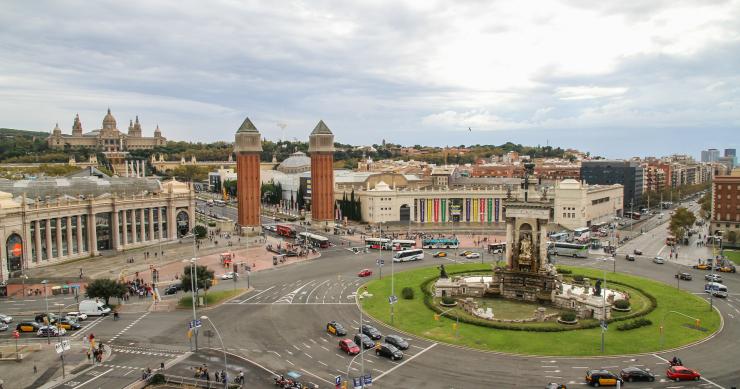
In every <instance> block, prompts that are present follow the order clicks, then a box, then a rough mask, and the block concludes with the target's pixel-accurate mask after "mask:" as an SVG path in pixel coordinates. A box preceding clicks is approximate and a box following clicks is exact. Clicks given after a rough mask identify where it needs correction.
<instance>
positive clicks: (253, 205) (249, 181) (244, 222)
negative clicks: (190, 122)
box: [234, 118, 262, 231]
mask: <svg viewBox="0 0 740 389" xmlns="http://www.w3.org/2000/svg"><path fill="white" fill-rule="evenodd" d="M234 152H236V193H237V201H238V207H239V210H238V216H237V223H238V224H239V226H240V227H241V228H242V231H244V230H243V229H244V228H246V227H258V226H259V225H260V153H261V152H262V136H261V135H260V133H259V131H257V128H255V127H254V124H252V122H251V121H250V120H249V118H246V119H244V123H242V125H241V127H239V129H238V130H237V131H236V142H235V143H234ZM252 230H253V229H252Z"/></svg>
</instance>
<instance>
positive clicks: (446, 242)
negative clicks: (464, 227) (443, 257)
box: [421, 238, 460, 249]
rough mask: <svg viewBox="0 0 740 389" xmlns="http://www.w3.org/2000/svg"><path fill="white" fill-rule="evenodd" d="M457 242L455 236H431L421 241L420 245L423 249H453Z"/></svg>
mask: <svg viewBox="0 0 740 389" xmlns="http://www.w3.org/2000/svg"><path fill="white" fill-rule="evenodd" d="M459 244H460V241H459V240H457V238H432V239H423V240H422V241H421V247H423V248H425V249H455V248H457V246H458V245H459Z"/></svg>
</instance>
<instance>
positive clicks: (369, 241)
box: [365, 238, 391, 250]
mask: <svg viewBox="0 0 740 389" xmlns="http://www.w3.org/2000/svg"><path fill="white" fill-rule="evenodd" d="M365 246H367V247H369V248H371V249H374V250H390V249H391V240H390V239H387V238H365Z"/></svg>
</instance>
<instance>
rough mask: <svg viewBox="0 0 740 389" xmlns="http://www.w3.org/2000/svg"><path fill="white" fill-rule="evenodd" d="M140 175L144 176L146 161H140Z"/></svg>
mask: <svg viewBox="0 0 740 389" xmlns="http://www.w3.org/2000/svg"><path fill="white" fill-rule="evenodd" d="M141 176H142V177H146V161H141Z"/></svg>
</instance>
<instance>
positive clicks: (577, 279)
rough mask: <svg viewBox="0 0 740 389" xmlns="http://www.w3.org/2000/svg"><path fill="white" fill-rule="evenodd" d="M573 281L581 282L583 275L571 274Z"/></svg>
mask: <svg viewBox="0 0 740 389" xmlns="http://www.w3.org/2000/svg"><path fill="white" fill-rule="evenodd" d="M573 281H575V282H583V276H582V275H576V276H573Z"/></svg>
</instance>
